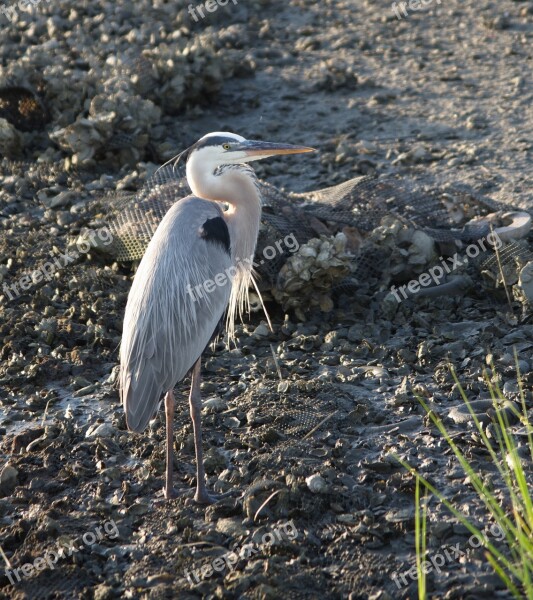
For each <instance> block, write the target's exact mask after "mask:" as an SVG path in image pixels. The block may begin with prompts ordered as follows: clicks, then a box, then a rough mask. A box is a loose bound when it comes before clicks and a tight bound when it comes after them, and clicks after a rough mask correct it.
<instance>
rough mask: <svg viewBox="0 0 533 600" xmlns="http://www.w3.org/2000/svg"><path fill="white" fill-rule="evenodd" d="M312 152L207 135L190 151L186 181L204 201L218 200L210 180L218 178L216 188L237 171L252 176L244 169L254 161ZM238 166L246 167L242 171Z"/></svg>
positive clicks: (226, 135) (237, 137) (218, 134)
mask: <svg viewBox="0 0 533 600" xmlns="http://www.w3.org/2000/svg"><path fill="white" fill-rule="evenodd" d="M313 151H314V148H308V147H306V146H293V145H292V144H278V143H274V142H261V141H255V140H247V139H245V138H243V137H242V136H240V135H237V134H235V133H228V132H225V131H218V132H215V133H208V134H207V135H204V137H203V138H201V139H199V140H198V141H197V142H196V143H195V144H193V145H192V146H191V147H190V148H189V149H188V151H187V180H188V182H189V185H190V187H191V189H192V191H193V193H195V194H196V195H199V196H201V197H204V198H212V199H215V198H214V196H213V193H214V192H215V191H219V190H214V189H213V187H212V186H211V185H210V184H209V182H208V180H209V179H211V178H210V176H216V180H213V181H212V184H214V185H215V186H216V183H215V181H218V182H221V179H219V176H220V177H223V176H224V175H226V174H227V175H228V176H231V174H232V173H233V174H235V170H237V171H239V172H242V173H243V174H244V173H247V174H248V175H250V174H253V171H252V170H251V169H250V168H249V167H246V166H244V165H245V164H246V163H249V162H251V161H253V160H260V159H262V158H268V157H269V156H276V155H278V154H299V153H301V152H313ZM239 165H243V166H242V167H241V168H240V169H239ZM228 167H230V169H228ZM231 167H233V168H231ZM233 181H234V180H233ZM229 192H230V190H228V193H229Z"/></svg>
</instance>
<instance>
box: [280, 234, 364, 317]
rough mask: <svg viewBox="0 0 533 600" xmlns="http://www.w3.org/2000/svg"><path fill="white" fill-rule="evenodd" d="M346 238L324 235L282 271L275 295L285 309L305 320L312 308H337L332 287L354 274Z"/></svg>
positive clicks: (299, 250)
mask: <svg viewBox="0 0 533 600" xmlns="http://www.w3.org/2000/svg"><path fill="white" fill-rule="evenodd" d="M346 241H347V239H346V236H345V235H344V234H343V233H337V235H335V236H325V235H322V236H320V238H313V239H311V240H309V242H307V244H304V245H303V246H300V248H299V249H298V251H297V252H296V253H295V254H293V255H292V256H291V257H290V258H289V259H288V260H287V262H286V263H285V264H284V265H283V267H282V268H281V270H280V272H279V275H278V280H277V285H276V286H275V287H274V288H273V290H272V293H273V295H274V297H275V299H276V300H277V301H278V302H279V303H280V304H281V305H282V307H283V309H284V310H290V309H293V310H294V312H295V314H296V316H297V317H298V318H299V319H301V320H305V318H306V317H305V313H306V312H307V310H308V309H310V308H313V307H315V308H316V307H318V308H320V309H321V310H322V311H325V312H327V311H330V310H332V308H333V300H332V298H331V293H332V288H333V287H334V286H335V284H337V283H339V282H340V281H342V280H343V279H344V278H345V277H346V276H347V275H349V273H350V270H351V269H350V264H351V262H352V260H353V256H352V255H351V254H348V253H347V252H346Z"/></svg>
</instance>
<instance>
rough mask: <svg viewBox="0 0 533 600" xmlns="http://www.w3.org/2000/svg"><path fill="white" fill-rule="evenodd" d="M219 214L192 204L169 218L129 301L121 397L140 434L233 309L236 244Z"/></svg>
mask: <svg viewBox="0 0 533 600" xmlns="http://www.w3.org/2000/svg"><path fill="white" fill-rule="evenodd" d="M222 215H223V213H222V210H221V209H220V207H219V206H218V205H217V204H214V203H213V202H208V201H207V200H202V199H200V198H195V197H193V196H190V197H188V198H184V199H183V200H181V201H180V202H177V203H176V204H175V205H174V206H173V207H172V208H171V209H170V210H169V211H168V213H167V214H166V215H165V217H164V218H163V220H162V221H161V223H160V225H159V227H158V228H157V230H156V232H155V234H154V236H153V238H152V240H151V241H150V244H149V245H148V248H147V249H146V252H145V254H144V256H143V259H142V260H141V263H140V265H139V268H138V270H137V273H136V274H135V278H134V281H133V285H132V287H131V291H130V294H129V296H128V303H127V306H126V312H125V316H124V327H123V334H122V345H121V350H120V367H121V368H120V394H121V399H122V403H123V405H124V410H125V413H126V421H127V424H128V427H129V428H130V429H132V430H134V431H142V430H143V429H144V428H145V427H146V425H147V424H148V422H149V421H150V419H151V418H153V416H154V415H155V412H156V411H157V408H158V406H159V403H160V400H161V396H162V394H164V393H165V392H167V391H168V390H170V389H172V388H173V387H174V386H175V385H176V383H177V382H178V381H180V380H181V379H183V377H185V375H186V374H187V373H188V371H189V370H190V369H191V367H192V366H193V365H194V363H195V362H196V361H197V359H198V358H199V357H200V355H201V353H202V352H203V350H204V349H205V347H206V346H207V344H208V343H209V340H210V338H211V335H212V334H213V331H214V330H215V328H216V327H217V324H218V323H219V321H220V319H221V318H222V315H223V313H224V311H225V309H226V306H227V304H228V299H229V295H230V291H231V280H232V276H233V272H232V261H231V257H230V239H229V232H228V228H227V226H226V223H225V221H224V218H223V216H222Z"/></svg>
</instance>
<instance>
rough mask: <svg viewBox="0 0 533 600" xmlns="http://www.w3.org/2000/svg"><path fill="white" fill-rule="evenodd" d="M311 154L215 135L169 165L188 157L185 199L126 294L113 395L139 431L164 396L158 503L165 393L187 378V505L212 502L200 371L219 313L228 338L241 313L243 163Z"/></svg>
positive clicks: (170, 405) (253, 215)
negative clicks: (190, 484) (191, 478)
mask: <svg viewBox="0 0 533 600" xmlns="http://www.w3.org/2000/svg"><path fill="white" fill-rule="evenodd" d="M310 150H311V149H310V148H306V147H303V146H292V145H290V144H275V143H272V142H258V141H253V140H246V139H245V138H243V137H242V136H239V135H236V134H233V133H228V132H215V133H211V134H208V135H206V136H204V137H203V138H201V139H200V140H198V142H197V143H196V144H194V145H193V146H191V147H190V148H189V149H188V150H185V151H184V152H182V153H180V154H179V155H178V156H177V157H176V161H175V162H179V161H180V160H181V159H182V158H183V157H186V160H187V164H186V173H187V182H188V184H189V187H190V188H191V190H192V192H193V196H188V197H187V198H184V199H183V200H181V201H179V202H176V204H175V205H174V206H173V207H172V208H171V209H170V210H169V211H168V213H167V214H166V215H165V217H164V218H163V220H162V221H161V223H160V224H159V227H158V228H157V230H156V232H155V234H154V236H153V238H152V240H151V241H150V244H149V245H148V248H147V250H146V252H145V254H144V256H143V259H142V261H141V264H140V265H139V269H138V270H137V273H136V275H135V279H134V281H133V285H132V288H131V291H130V294H129V296H128V303H127V306H126V313H125V317H124V328H123V334H122V347H121V352H120V366H121V369H120V394H121V399H122V403H123V405H124V411H125V413H126V422H127V424H128V427H129V429H132V430H134V431H137V432H140V431H142V430H143V429H144V428H145V427H146V425H147V424H148V422H149V421H150V419H151V418H152V417H153V416H154V415H155V412H156V411H157V408H158V406H159V403H160V400H161V396H162V395H163V393H165V415H166V425H167V427H166V448H167V450H166V463H167V468H166V483H165V497H166V498H170V497H171V496H172V464H173V423H172V420H173V416H174V406H175V400H174V394H173V388H174V386H175V385H176V384H177V383H178V381H180V380H181V379H183V377H184V376H185V375H186V374H187V373H188V372H189V371H190V372H191V393H190V396H189V405H190V409H191V418H192V422H193V431H194V445H195V450H196V461H197V465H196V476H197V477H196V479H197V481H196V494H195V499H196V500H197V501H198V502H204V503H209V502H212V501H213V500H212V498H211V496H210V495H209V493H208V492H207V489H206V484H205V470H204V466H203V450H202V424H201V410H202V403H201V393H200V365H201V355H202V353H203V351H204V350H205V347H206V346H207V344H208V342H209V340H210V339H211V336H212V335H213V332H214V331H215V329H216V328H217V329H218V324H219V323H220V319H221V317H222V315H223V313H224V311H225V310H226V308H227V309H228V317H227V328H228V334H229V337H230V339H231V338H233V337H234V328H235V316H236V313H238V312H241V313H242V311H243V308H244V306H246V304H248V306H249V286H250V283H251V282H252V281H253V257H254V253H255V246H256V243H257V237H258V233H259V223H260V220H261V193H260V191H259V187H258V184H257V179H256V177H255V173H254V171H253V169H251V168H250V167H249V166H247V164H246V163H248V162H251V161H254V160H259V159H261V158H267V157H268V156H275V155H276V154H295V153H299V152H308V151H310ZM223 205H226V209H225V210H223V209H222V206H223ZM208 284H209V285H208Z"/></svg>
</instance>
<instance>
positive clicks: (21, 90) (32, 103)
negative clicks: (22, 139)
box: [0, 86, 49, 131]
mask: <svg viewBox="0 0 533 600" xmlns="http://www.w3.org/2000/svg"><path fill="white" fill-rule="evenodd" d="M0 118H1V119H6V121H9V123H11V124H12V125H13V126H14V127H16V128H17V129H18V130H20V131H34V130H35V129H42V128H43V127H44V126H45V125H46V123H47V121H48V118H49V116H48V111H47V110H46V107H45V106H44V104H43V102H42V100H41V99H40V98H39V97H38V96H37V94H35V93H34V92H33V91H31V90H29V89H27V88H25V87H21V86H9V87H2V88H0Z"/></svg>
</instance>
